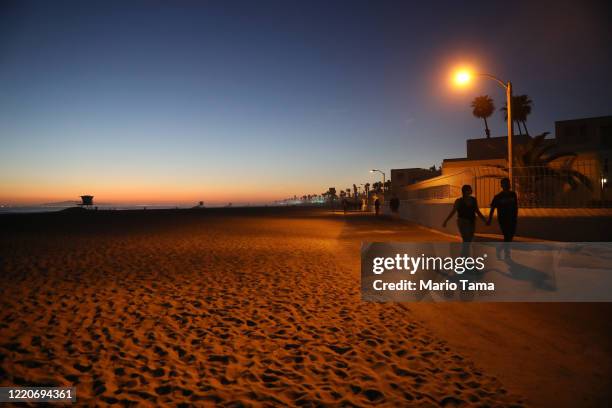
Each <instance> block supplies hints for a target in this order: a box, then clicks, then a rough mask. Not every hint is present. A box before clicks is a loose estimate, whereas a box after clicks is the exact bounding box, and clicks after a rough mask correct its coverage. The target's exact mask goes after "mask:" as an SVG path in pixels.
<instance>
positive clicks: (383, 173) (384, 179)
mask: <svg viewBox="0 0 612 408" xmlns="http://www.w3.org/2000/svg"><path fill="white" fill-rule="evenodd" d="M374 172H378V173H380V174H382V176H383V185H382V190H383V193H384V192H385V183H386V182H387V179H386V178H385V172H384V171H382V170H378V169H372V170H370V173H374Z"/></svg>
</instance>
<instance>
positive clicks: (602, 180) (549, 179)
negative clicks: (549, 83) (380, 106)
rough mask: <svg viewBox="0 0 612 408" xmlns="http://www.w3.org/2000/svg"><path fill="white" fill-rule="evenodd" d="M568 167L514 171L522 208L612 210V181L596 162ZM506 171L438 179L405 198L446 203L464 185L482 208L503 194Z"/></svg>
mask: <svg viewBox="0 0 612 408" xmlns="http://www.w3.org/2000/svg"><path fill="white" fill-rule="evenodd" d="M569 164H570V163H567V165H563V164H557V165H551V166H546V167H545V166H539V167H515V168H513V177H514V189H515V191H516V192H517V195H518V198H519V206H520V207H523V208H596V207H612V184H611V183H612V182H607V180H608V179H609V177H608V176H607V175H606V174H605V169H603V168H602V167H601V165H600V163H599V162H598V161H596V160H581V161H576V162H573V163H571V166H570V165H569ZM507 175H508V172H507V169H504V168H500V167H493V166H490V167H489V166H480V167H472V168H469V169H464V170H463V171H461V172H458V173H454V174H450V175H445V176H440V177H436V178H434V179H429V180H425V181H422V182H420V183H416V184H414V185H412V186H409V187H408V188H406V190H405V191H404V192H403V194H402V196H403V197H402V198H403V199H409V200H446V201H452V200H453V199H455V198H457V197H460V196H461V186H462V185H463V184H469V185H471V186H472V190H473V194H474V197H476V199H477V200H478V202H479V204H480V206H482V207H486V206H488V205H489V204H490V202H491V200H492V199H493V197H494V196H495V194H497V193H499V192H500V191H501V187H500V180H501V179H502V178H504V177H507Z"/></svg>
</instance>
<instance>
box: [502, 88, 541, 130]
mask: <svg viewBox="0 0 612 408" xmlns="http://www.w3.org/2000/svg"><path fill="white" fill-rule="evenodd" d="M532 103H533V101H532V100H531V99H530V98H529V96H528V95H515V96H513V97H512V120H513V121H514V122H516V125H517V127H518V130H519V134H520V135H522V134H523V131H522V129H521V123H522V124H523V128H524V129H525V134H526V135H527V136H529V131H528V130H527V124H526V123H525V122H527V116H529V115H530V114H531V105H532ZM507 105H508V104H506V106H504V107H502V108H501V109H500V110H501V111H502V112H504V120H506V121H508V107H507Z"/></svg>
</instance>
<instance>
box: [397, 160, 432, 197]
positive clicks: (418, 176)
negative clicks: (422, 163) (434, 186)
mask: <svg viewBox="0 0 612 408" xmlns="http://www.w3.org/2000/svg"><path fill="white" fill-rule="evenodd" d="M440 174H442V171H441V170H440V169H436V168H435V167H433V168H430V169H422V168H418V167H417V168H410V169H391V193H392V194H393V195H394V196H398V195H399V193H400V192H401V191H403V190H404V189H405V188H406V186H409V185H411V184H414V183H418V182H419V181H423V180H427V179H430V178H433V177H437V176H439V175H440Z"/></svg>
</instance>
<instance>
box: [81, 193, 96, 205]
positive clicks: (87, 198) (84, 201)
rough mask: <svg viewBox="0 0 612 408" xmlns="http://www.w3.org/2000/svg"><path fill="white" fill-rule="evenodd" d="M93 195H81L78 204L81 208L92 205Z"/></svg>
mask: <svg viewBox="0 0 612 408" xmlns="http://www.w3.org/2000/svg"><path fill="white" fill-rule="evenodd" d="M93 199H94V196H91V195H82V196H81V203H80V204H79V205H80V206H81V207H82V208H91V206H92V205H93Z"/></svg>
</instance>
